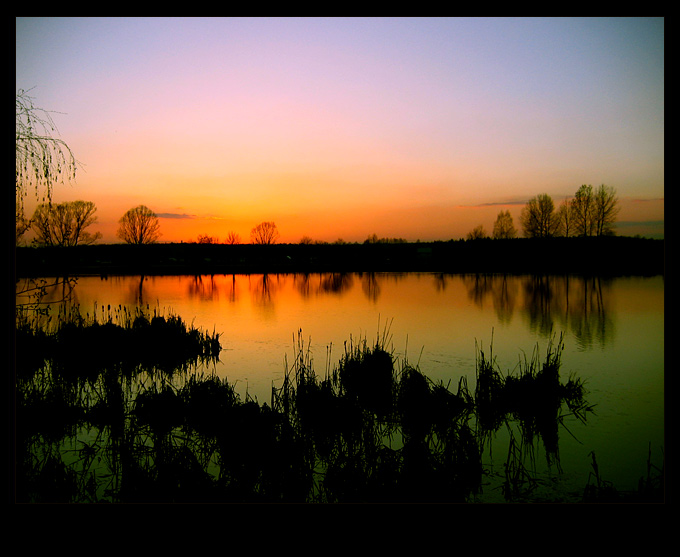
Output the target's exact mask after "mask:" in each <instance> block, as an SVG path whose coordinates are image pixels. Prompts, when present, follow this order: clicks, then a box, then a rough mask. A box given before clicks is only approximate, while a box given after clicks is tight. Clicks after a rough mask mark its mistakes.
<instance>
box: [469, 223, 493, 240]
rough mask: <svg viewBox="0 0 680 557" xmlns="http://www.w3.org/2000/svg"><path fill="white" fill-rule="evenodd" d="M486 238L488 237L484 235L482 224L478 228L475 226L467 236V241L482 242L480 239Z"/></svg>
mask: <svg viewBox="0 0 680 557" xmlns="http://www.w3.org/2000/svg"><path fill="white" fill-rule="evenodd" d="M488 237H489V235H488V234H487V233H486V230H484V225H482V224H480V225H479V226H475V227H474V228H473V229H472V230H471V231H470V232H468V234H467V239H468V240H482V239H484V238H488Z"/></svg>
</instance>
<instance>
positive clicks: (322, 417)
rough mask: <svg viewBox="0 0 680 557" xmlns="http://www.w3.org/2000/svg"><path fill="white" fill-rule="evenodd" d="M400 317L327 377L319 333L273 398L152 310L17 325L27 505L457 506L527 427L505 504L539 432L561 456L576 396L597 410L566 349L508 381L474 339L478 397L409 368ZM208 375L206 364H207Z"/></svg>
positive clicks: (202, 336)
mask: <svg viewBox="0 0 680 557" xmlns="http://www.w3.org/2000/svg"><path fill="white" fill-rule="evenodd" d="M390 340H391V337H390V335H389V328H388V327H385V329H384V330H383V331H382V332H381V333H379V334H378V335H377V338H376V341H375V342H373V343H369V342H368V341H367V340H366V339H358V340H356V339H353V338H352V337H350V340H349V342H347V343H345V345H344V351H343V354H342V356H341V357H340V359H339V361H338V363H337V364H336V365H331V362H330V348H329V351H328V361H327V362H326V366H325V368H324V371H323V373H322V375H320V376H319V375H317V374H316V372H315V366H314V362H313V360H312V356H311V350H310V345H309V343H307V344H306V343H305V342H304V341H303V338H302V332H301V331H298V334H297V337H295V336H294V338H293V343H294V349H295V350H294V351H295V355H294V358H293V361H292V362H291V365H290V366H289V365H288V364H286V370H285V374H284V378H283V381H282V384H281V385H280V386H273V387H272V394H271V400H270V403H269V404H267V403H264V404H259V403H258V402H257V401H255V400H253V399H251V398H250V397H249V396H248V395H246V397H245V399H241V397H240V396H239V395H238V393H236V391H235V389H234V387H233V386H232V385H230V384H229V383H228V381H227V380H226V379H220V378H218V377H216V376H215V375H214V374H211V373H208V374H207V375H206V374H204V373H203V372H201V373H199V372H198V366H201V365H203V364H207V366H208V367H209V364H210V362H214V361H216V359H217V358H219V351H220V343H219V335H216V334H214V333H213V334H212V335H210V334H206V333H204V332H201V331H198V330H196V329H194V328H193V327H189V326H187V325H186V324H185V323H184V322H183V321H182V320H181V319H179V318H177V317H174V316H172V315H169V316H164V315H161V314H160V313H159V312H158V311H154V312H151V311H150V310H147V311H146V312H143V311H141V310H136V311H134V312H132V311H130V310H127V309H125V308H122V307H119V308H113V309H111V308H109V307H107V308H105V309H104V308H99V309H95V311H94V312H93V314H92V315H90V314H89V313H88V314H85V316H82V315H80V314H79V313H78V312H70V313H64V314H62V315H60V316H59V319H57V321H56V323H51V324H50V326H40V327H38V326H36V325H35V324H31V323H28V322H20V323H18V324H17V355H20V356H21V358H20V359H19V360H18V361H17V426H18V429H17V457H18V461H17V462H18V464H17V466H18V468H17V498H18V500H19V501H26V502H55V501H59V502H296V503H297V502H320V503H364V502H383V503H384V502H398V503H403V502H419V503H424V502H447V503H452V502H453V503H458V502H467V501H473V500H475V498H476V496H477V495H479V494H480V493H481V492H482V486H483V479H484V476H485V470H484V469H483V467H482V452H483V450H484V448H485V446H486V444H487V443H489V442H490V439H491V438H492V437H493V436H494V435H495V434H496V433H497V432H498V431H499V429H500V428H501V427H502V426H503V425H504V424H505V425H506V426H507V427H510V426H511V424H515V425H516V426H517V429H516V431H515V432H513V431H511V445H510V449H509V451H508V456H507V460H506V462H505V478H504V480H505V483H504V494H505V497H506V499H507V500H518V499H521V498H524V497H526V495H527V493H528V492H530V491H531V490H532V489H533V486H534V485H535V483H536V479H535V474H534V473H533V467H532V466H531V463H532V459H534V458H535V451H534V446H535V444H536V440H537V439H541V440H542V442H543V444H544V446H545V449H546V454H547V455H549V458H550V459H552V461H553V462H557V463H559V457H558V450H557V448H558V441H559V439H558V431H559V427H560V426H561V425H563V419H564V417H565V416H566V415H567V414H563V413H562V408H563V406H564V404H565V403H566V406H567V408H568V410H569V412H571V413H572V414H574V415H576V417H577V418H579V419H583V420H585V416H586V414H587V413H588V412H589V411H590V407H588V406H587V404H586V403H585V399H584V395H585V390H584V389H583V384H582V383H581V382H580V381H577V380H576V379H574V378H570V380H569V381H568V382H567V383H565V384H562V383H560V379H559V366H560V363H561V361H560V356H561V350H562V347H563V345H562V342H561V339H560V341H559V342H558V343H557V344H555V345H553V344H550V346H549V347H548V351H547V353H546V355H545V358H544V359H540V358H539V357H538V351H537V350H536V351H535V352H534V355H533V356H532V358H531V359H529V360H527V359H526V358H525V359H524V361H523V362H522V361H521V363H520V365H519V372H518V373H512V374H508V375H504V374H503V373H502V372H500V370H499V369H498V368H497V366H496V365H495V360H494V359H493V351H491V355H490V357H486V355H485V354H484V353H483V352H482V350H481V349H480V350H479V351H478V354H477V371H476V375H477V384H476V388H475V391H474V392H471V391H470V390H469V389H468V385H467V380H466V379H465V378H462V379H461V380H460V382H459V383H458V385H457V389H455V390H453V389H451V388H450V385H444V384H443V383H441V382H439V383H434V382H433V381H431V380H430V379H429V378H428V377H427V376H426V375H425V374H423V373H422V372H421V371H420V369H419V368H418V366H417V365H416V366H414V365H412V364H411V363H409V362H408V361H407V359H404V360H403V361H398V360H397V358H395V356H394V354H393V350H392V349H391V348H390V347H389V346H388V344H389V342H390ZM203 369H207V368H206V367H205V366H204V368H203Z"/></svg>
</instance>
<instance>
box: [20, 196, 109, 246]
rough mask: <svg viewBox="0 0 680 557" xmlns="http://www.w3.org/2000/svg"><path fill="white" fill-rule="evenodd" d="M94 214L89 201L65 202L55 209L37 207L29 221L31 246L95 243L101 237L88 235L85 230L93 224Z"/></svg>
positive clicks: (43, 204) (44, 206)
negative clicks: (31, 228) (36, 244)
mask: <svg viewBox="0 0 680 557" xmlns="http://www.w3.org/2000/svg"><path fill="white" fill-rule="evenodd" d="M96 211H97V207H96V206H95V204H94V203H93V202H92V201H66V202H64V203H59V204H58V205H52V204H50V203H41V204H40V205H38V207H36V209H35V212H34V213H33V217H32V219H31V221H32V222H31V226H32V227H33V230H34V231H35V233H36V238H35V242H36V243H38V244H42V245H46V246H76V245H78V244H93V243H95V242H96V241H97V240H99V239H100V238H101V237H102V234H101V232H97V233H95V234H90V233H89V232H86V231H85V229H86V228H88V227H89V226H91V225H93V224H95V223H96V222H97V217H96V216H95V214H94V213H95V212H96Z"/></svg>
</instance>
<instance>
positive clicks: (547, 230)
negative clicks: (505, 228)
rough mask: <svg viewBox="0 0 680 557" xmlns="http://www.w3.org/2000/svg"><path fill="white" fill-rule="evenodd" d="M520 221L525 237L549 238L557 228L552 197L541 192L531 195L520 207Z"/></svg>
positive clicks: (557, 223) (557, 222)
mask: <svg viewBox="0 0 680 557" xmlns="http://www.w3.org/2000/svg"><path fill="white" fill-rule="evenodd" d="M520 223H521V224H522V229H523V230H524V235H525V236H526V237H527V238H550V237H552V236H555V234H556V233H557V232H558V230H559V221H558V219H557V218H556V215H555V204H554V203H553V200H552V197H550V196H549V195H548V194H547V193H542V194H540V195H537V196H536V197H532V198H531V199H530V200H529V201H528V202H527V204H526V205H525V206H524V209H522V213H521V214H520Z"/></svg>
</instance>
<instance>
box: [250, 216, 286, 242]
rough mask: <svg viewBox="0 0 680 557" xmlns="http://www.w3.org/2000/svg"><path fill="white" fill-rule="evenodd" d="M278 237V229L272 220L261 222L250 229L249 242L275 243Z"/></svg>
mask: <svg viewBox="0 0 680 557" xmlns="http://www.w3.org/2000/svg"><path fill="white" fill-rule="evenodd" d="M278 239H279V231H278V230H277V228H276V224H274V223H273V222H261V223H260V224H258V225H257V226H256V227H255V228H253V229H252V230H251V231H250V242H251V243H253V244H262V245H269V244H275V243H276V241H277V240H278Z"/></svg>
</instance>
